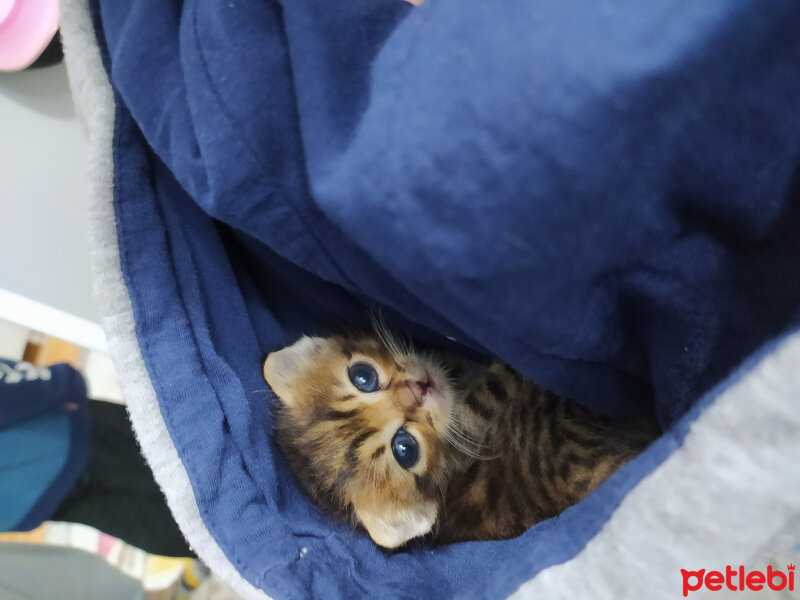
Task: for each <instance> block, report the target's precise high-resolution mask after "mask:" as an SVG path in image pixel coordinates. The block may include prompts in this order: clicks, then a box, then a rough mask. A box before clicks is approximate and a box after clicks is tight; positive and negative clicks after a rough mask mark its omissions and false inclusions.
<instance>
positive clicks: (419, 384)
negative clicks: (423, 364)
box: [406, 379, 431, 406]
mask: <svg viewBox="0 0 800 600" xmlns="http://www.w3.org/2000/svg"><path fill="white" fill-rule="evenodd" d="M406 387H408V389H409V390H411V395H412V396H414V400H415V401H416V403H417V406H422V405H423V404H424V403H425V395H426V394H427V393H428V390H430V389H431V381H430V379H422V380H418V379H406Z"/></svg>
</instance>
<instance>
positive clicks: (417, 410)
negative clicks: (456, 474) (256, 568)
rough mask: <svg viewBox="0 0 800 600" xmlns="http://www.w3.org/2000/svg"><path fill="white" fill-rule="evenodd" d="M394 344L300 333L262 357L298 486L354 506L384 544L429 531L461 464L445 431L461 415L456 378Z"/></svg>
mask: <svg viewBox="0 0 800 600" xmlns="http://www.w3.org/2000/svg"><path fill="white" fill-rule="evenodd" d="M390 345H391V344H390ZM392 347H393V349H394V351H393V352H390V351H389V350H388V349H387V347H386V345H384V344H383V343H381V341H380V340H379V339H378V338H377V337H376V336H364V337H361V338H338V337H337V338H308V337H304V338H302V339H300V340H299V341H298V342H296V343H295V344H293V345H292V346H289V347H287V348H284V349H283V350H281V351H279V352H273V353H272V354H270V355H269V356H268V357H267V360H266V362H265V363H264V378H265V379H266V380H267V382H268V383H269V385H270V386H271V387H272V389H273V391H274V392H275V393H276V394H277V396H278V397H279V398H280V401H281V406H280V408H279V410H277V411H276V415H275V422H276V428H275V430H276V436H277V440H278V443H279V444H280V446H281V447H282V449H283V451H284V453H285V454H286V456H287V458H288V459H289V462H290V464H291V466H292V468H293V470H294V472H295V474H296V475H297V477H298V478H299V479H300V482H301V484H302V485H303V487H305V488H306V491H307V492H308V493H309V494H311V495H312V496H314V497H317V499H318V500H321V499H323V497H327V498H333V499H335V502H337V503H338V505H339V508H343V509H345V510H346V511H348V512H350V511H352V514H354V515H355V516H356V517H357V518H358V520H359V521H360V522H361V523H362V524H363V525H364V527H365V528H366V529H367V531H368V532H369V534H370V536H371V537H372V539H373V540H374V541H375V543H377V544H379V545H380V546H383V547H386V548H395V547H397V546H400V545H402V544H403V543H405V542H406V541H408V540H410V539H412V538H414V537H417V536H420V535H423V534H425V533H427V532H428V531H430V529H431V527H432V526H433V524H434V522H435V521H436V516H437V513H438V508H439V506H440V501H441V499H442V494H443V489H444V487H445V486H446V484H447V480H448V478H449V477H450V475H451V474H452V473H453V471H454V469H456V468H459V465H463V462H462V459H463V456H460V455H458V454H457V453H456V452H454V451H453V447H452V446H451V445H450V444H449V443H448V442H447V439H446V437H445V436H447V437H449V438H450V439H452V437H453V436H452V435H450V434H449V433H448V432H449V431H452V428H453V427H454V423H456V422H458V419H459V406H460V404H461V403H460V399H459V397H458V395H457V392H456V391H455V388H454V387H453V384H452V383H451V382H450V380H449V379H448V377H447V375H446V373H445V372H444V371H443V369H442V367H441V366H439V364H438V362H437V361H436V359H435V358H434V357H433V356H426V355H417V354H414V353H410V354H409V353H405V352H402V351H400V350H399V349H397V348H395V347H394V346H393V345H392Z"/></svg>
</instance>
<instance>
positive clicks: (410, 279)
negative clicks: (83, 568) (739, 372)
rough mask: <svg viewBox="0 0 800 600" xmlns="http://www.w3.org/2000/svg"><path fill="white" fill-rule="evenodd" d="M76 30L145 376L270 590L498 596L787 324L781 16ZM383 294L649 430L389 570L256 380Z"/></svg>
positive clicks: (794, 78)
mask: <svg viewBox="0 0 800 600" xmlns="http://www.w3.org/2000/svg"><path fill="white" fill-rule="evenodd" d="M95 13H96V16H97V27H98V36H99V41H100V43H101V45H104V46H105V49H106V67H107V69H108V70H109V74H110V79H111V82H112V85H113V87H114V90H115V93H116V100H117V124H116V132H115V194H116V196H115V202H116V205H115V206H116V213H117V220H118V236H119V244H120V254H121V259H122V268H123V272H124V275H125V278H126V283H127V286H128V289H129V292H130V296H131V301H132V305H133V310H134V315H135V317H136V324H137V336H138V339H139V344H140V346H141V349H142V354H143V357H144V360H145V364H146V366H147V368H148V370H149V372H150V375H151V379H152V381H153V385H154V388H155V390H156V393H157V394H158V397H159V402H160V406H161V409H162V414H163V415H164V419H165V421H166V424H167V426H168V428H169V430H170V433H171V436H172V438H173V442H174V443H175V446H176V448H177V450H178V452H179V455H180V457H181V459H182V461H183V463H184V465H185V467H186V469H187V472H188V474H189V477H190V479H191V481H192V484H193V486H194V491H195V496H196V499H197V501H198V505H199V506H200V509H201V514H202V515H203V518H204V520H205V522H206V525H207V526H208V528H209V530H210V531H211V532H212V534H213V535H214V537H215V539H216V540H217V542H218V543H219V545H220V546H221V547H222V548H223V550H224V551H225V552H226V554H227V556H228V558H229V559H230V561H231V562H232V563H233V564H234V565H236V567H237V568H238V569H239V570H240V571H241V573H242V574H243V575H244V576H245V577H246V578H247V579H248V580H250V581H251V582H253V583H254V584H255V585H257V586H262V587H263V588H264V589H265V590H266V591H268V592H269V593H271V594H273V595H275V596H277V597H283V596H285V597H305V596H306V595H308V594H310V595H313V596H320V595H322V594H327V595H328V596H331V595H332V596H335V597H338V596H342V597H347V596H348V594H352V593H358V592H364V591H365V590H367V589H369V590H370V591H371V592H372V593H373V594H377V593H379V592H380V590H384V591H385V592H386V593H387V594H390V595H392V596H399V595H408V596H409V597H431V594H435V595H436V596H437V597H446V596H453V595H462V594H466V595H470V594H472V595H474V596H477V597H483V596H486V597H497V595H499V594H507V593H509V592H510V591H511V590H513V589H515V588H516V587H517V586H518V585H519V584H520V583H521V582H522V581H524V580H525V579H527V578H529V577H531V576H532V575H533V574H535V573H536V572H538V571H539V570H540V569H542V568H544V567H545V566H547V565H549V564H554V563H557V562H561V561H563V560H567V559H569V558H570V557H571V556H572V555H574V554H575V553H576V552H577V551H579V550H580V548H581V547H582V546H583V544H585V542H586V541H587V540H588V539H589V538H590V537H591V535H592V534H593V533H594V532H595V531H597V529H598V528H599V527H600V526H602V524H603V522H604V520H605V519H606V518H607V516H608V514H610V512H611V511H612V510H613V509H614V507H615V506H616V504H617V503H618V502H619V500H620V499H621V498H622V497H623V496H624V494H625V493H626V491H627V490H628V489H629V488H630V487H631V486H632V485H633V484H634V483H635V482H636V481H637V480H638V479H639V478H641V477H642V476H644V475H646V473H647V472H649V470H650V469H652V468H653V466H654V465H656V464H657V463H658V461H659V460H661V459H662V458H663V457H664V456H666V455H667V454H668V452H669V451H670V448H672V447H674V444H676V443H679V441H680V438H681V435H682V433H681V432H682V431H684V430H685V427H686V424H687V423H688V420H690V419H691V414H692V410H693V411H697V410H700V407H699V406H698V405H697V404H696V402H697V400H698V398H700V396H701V395H702V394H703V393H704V392H705V391H706V390H708V389H709V388H710V387H711V386H712V385H713V384H714V383H716V382H718V381H719V380H720V379H722V378H723V377H724V376H726V375H727V374H729V373H730V371H731V370H732V369H733V368H734V367H735V366H736V365H737V364H738V363H739V362H740V361H741V360H742V359H744V358H745V357H747V356H748V355H750V354H751V353H752V352H754V351H755V350H756V349H757V348H758V347H759V346H760V345H761V344H763V343H764V342H765V341H767V340H769V339H770V338H772V337H774V336H776V335H779V334H780V333H781V332H784V331H786V330H787V329H788V328H789V327H791V326H792V325H794V324H796V323H797V322H798V320H799V319H800V286H798V285H797V282H798V281H800V261H798V260H797V257H798V256H800V235H799V234H798V232H799V231H800V169H799V165H800V36H798V35H797V23H798V22H800V4H798V3H797V2H795V1H793V0H775V1H773V2H769V3H764V2H760V1H758V0H742V1H740V2H729V1H728V0H707V1H704V2H697V3H685V2H678V1H677V0H651V1H649V2H646V3H623V2H617V1H614V0H612V1H608V2H601V3H597V2H576V1H563V0H558V1H556V0H552V1H544V2H531V1H527V2H526V1H524V0H507V1H504V2H502V3H488V2H485V1H483V0H458V1H457V2H446V1H444V0H427V2H425V3H424V4H423V5H422V6H421V7H418V8H414V7H411V6H409V5H407V4H406V3H404V2H401V1H400V0H348V1H346V2H319V1H312V0H293V1H292V2H287V3H286V4H282V3H279V2H264V1H257V2H256V1H248V0H231V1H227V2H219V3H201V2H198V1H196V0H195V1H192V0H187V1H185V2H182V3H179V2H164V1H163V0H139V1H135V2H128V3H120V2H113V1H105V2H100V3H99V6H97V7H96V10H95ZM375 305H378V306H383V307H385V308H386V313H385V314H386V315H387V316H388V318H389V320H390V322H391V323H392V324H393V325H395V326H397V327H399V328H402V329H405V330H408V331H411V332H412V333H414V334H415V335H417V336H418V337H420V338H422V339H424V340H427V341H428V342H431V343H435V344H440V345H452V346H456V347H458V348H461V349H463V350H465V351H469V352H474V353H477V354H480V355H483V356H486V357H497V358H499V359H501V360H503V361H505V362H507V363H508V364H510V365H512V366H514V367H515V368H517V369H519V370H520V371H522V372H524V373H526V374H527V375H529V376H530V377H531V378H532V379H534V380H536V381H538V382H540V383H542V384H544V385H546V386H548V387H550V388H552V389H553V390H555V391H557V392H559V393H562V394H565V395H567V396H569V397H571V398H574V399H575V400H577V401H579V402H581V403H583V404H585V405H587V406H592V407H594V408H596V409H598V410H600V411H603V412H606V413H608V414H619V415H621V414H642V413H647V412H655V414H656V415H657V416H658V418H659V420H660V421H661V423H662V425H664V426H665V427H666V428H669V427H673V429H672V430H670V433H669V434H668V436H667V437H665V439H664V440H662V441H661V442H660V443H659V444H657V445H656V446H655V447H654V448H653V449H651V451H649V452H648V453H647V454H646V455H644V456H643V457H641V458H640V459H639V460H638V461H636V462H635V463H634V464H632V465H630V467H629V468H627V469H625V470H623V472H621V473H620V474H619V475H618V476H617V477H615V478H614V479H612V481H611V482H609V484H608V485H607V486H604V488H603V489H601V490H600V491H599V492H598V493H597V494H595V495H593V496H592V497H590V498H589V499H588V500H587V501H586V502H584V503H582V504H581V505H579V506H577V507H574V509H571V510H570V511H567V513H565V515H564V516H563V517H562V518H560V519H557V520H554V521H548V522H545V523H542V524H540V525H538V526H536V527H534V528H533V529H532V530H531V531H529V532H528V533H527V534H525V535H524V536H522V537H520V538H518V539H516V540H513V541H509V542H503V543H480V544H477V543H470V544H460V545H456V546H453V547H449V548H446V549H442V550H438V551H435V552H432V551H429V550H425V549H423V548H412V549H411V550H410V551H409V552H406V553H401V554H398V555H394V556H387V555H384V554H382V553H381V552H379V551H378V550H376V549H375V548H374V547H373V546H372V545H371V542H369V540H368V539H367V538H366V537H365V536H364V535H361V534H353V533H351V532H350V530H349V529H348V528H347V527H345V526H341V525H338V524H335V523H332V522H330V521H329V520H328V519H327V518H326V517H325V515H322V514H320V513H319V512H318V511H316V509H314V508H313V506H312V505H311V504H310V503H309V502H308V500H307V499H305V498H304V497H303V496H302V495H301V494H300V493H299V492H298V490H297V489H296V487H295V485H294V483H293V480H292V478H291V475H290V474H289V473H288V472H287V471H286V467H285V465H284V463H283V462H282V460H281V459H280V457H279V456H278V455H277V453H276V451H275V448H274V447H273V445H272V444H271V442H270V440H269V431H270V412H269V399H270V392H269V391H268V390H266V386H265V384H264V383H263V381H262V380H261V378H260V369H259V367H260V364H259V363H260V360H261V359H262V358H263V357H264V356H265V355H266V353H267V352H269V351H272V350H274V349H276V348H279V347H281V346H283V345H285V344H287V343H290V342H292V341H293V340H294V339H295V338H296V337H297V336H298V335H299V334H300V333H315V332H324V331H328V330H331V329H335V328H336V327H339V326H341V325H342V324H344V323H364V322H366V316H365V314H366V311H365V307H370V306H375ZM693 405H694V406H695V407H694V409H691V407H692V406H693ZM687 411H689V413H687ZM681 419H682V420H681ZM303 549H305V551H303ZM368 586H369V587H368Z"/></svg>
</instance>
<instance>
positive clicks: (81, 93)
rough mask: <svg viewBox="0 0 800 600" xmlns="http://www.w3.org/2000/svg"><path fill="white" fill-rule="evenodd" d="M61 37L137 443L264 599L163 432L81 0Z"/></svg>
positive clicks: (241, 588)
mask: <svg viewBox="0 0 800 600" xmlns="http://www.w3.org/2000/svg"><path fill="white" fill-rule="evenodd" d="M61 35H62V40H63V45H64V53H65V57H66V63H67V71H68V74H69V79H70V86H71V88H72V94H73V98H74V101H75V105H76V110H77V111H78V115H79V117H80V118H81V121H82V122H83V125H84V127H85V130H86V134H87V136H88V139H89V161H88V162H89V165H88V171H89V186H90V189H89V194H90V209H89V222H90V234H91V244H92V249H91V261H92V272H93V273H92V274H93V280H94V292H95V299H96V301H97V305H98V309H99V310H100V314H101V317H102V325H103V329H104V331H105V334H106V337H107V339H108V346H109V352H110V354H111V357H112V359H113V361H114V365H115V367H116V369H117V373H118V375H119V379H120V383H121V386H122V390H123V395H124V397H125V401H126V402H127V405H128V411H129V413H130V418H131V421H132V423H133V429H134V431H135V433H136V438H137V440H138V441H139V444H140V446H141V448H142V453H143V454H144V456H145V458H146V459H147V462H148V463H149V465H150V468H151V469H152V470H153V473H154V475H155V479H156V481H157V482H158V485H159V486H160V487H161V489H162V491H163V492H164V495H165V496H166V498H167V503H168V504H169V507H170V509H171V511H172V514H173V516H174V517H175V520H176V521H177V523H178V525H179V526H180V528H181V531H182V532H183V534H184V535H185V536H186V539H187V540H188V541H189V544H190V545H191V547H192V548H193V549H194V551H195V552H196V553H197V555H198V557H200V558H201V559H202V560H203V562H205V563H206V564H207V565H208V566H209V568H211V569H212V570H213V571H214V572H215V573H217V574H218V575H219V576H220V577H221V578H222V579H223V580H225V581H226V582H227V583H229V584H230V585H231V586H232V587H233V588H234V590H235V591H236V592H237V593H238V594H240V595H241V596H242V597H243V598H246V599H248V600H250V599H252V600H265V599H267V600H268V599H269V596H267V595H266V594H265V593H264V592H263V591H261V590H259V589H257V588H255V587H254V586H253V585H251V584H250V583H249V582H248V581H246V580H245V579H244V578H243V577H242V576H241V575H240V574H239V572H238V571H237V570H236V569H235V568H234V566H233V565H232V564H231V563H230V561H228V559H227V557H226V556H225V554H224V553H223V552H222V550H221V548H220V547H219V545H218V544H217V543H216V541H215V540H214V539H213V537H212V536H211V534H210V533H209V531H208V530H207V529H206V527H205V525H204V524H203V520H202V518H201V517H200V512H199V510H198V507H197V504H196V502H195V499H194V494H193V493H192V487H191V484H190V483H189V477H188V475H187V474H186V470H185V469H184V466H183V463H181V461H180V459H179V458H178V453H177V451H176V450H175V446H174V445H173V443H172V440H171V438H170V436H169V433H168V432H167V428H166V425H165V424H164V420H163V418H162V416H161V411H160V409H159V406H158V400H157V399H156V395H155V391H154V390H153V386H152V384H151V382H150V378H149V376H148V373H147V369H146V368H145V365H144V361H143V359H142V355H141V353H140V350H139V346H138V342H137V338H136V330H135V325H134V319H133V309H132V307H131V302H130V298H129V297H128V292H127V288H126V287H125V282H124V280H123V276H122V270H121V266H120V257H119V248H118V246H117V230H116V217H115V214H114V162H113V136H114V116H115V108H114V96H113V92H112V90H111V86H110V85H109V82H108V79H107V77H106V73H105V69H104V68H103V64H102V60H101V57H100V52H99V49H98V47H97V43H96V39H95V35H94V29H93V26H92V20H91V15H90V12H89V7H88V2H87V0H62V2H61Z"/></svg>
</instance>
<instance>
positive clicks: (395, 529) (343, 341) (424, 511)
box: [264, 332, 656, 548]
mask: <svg viewBox="0 0 800 600" xmlns="http://www.w3.org/2000/svg"><path fill="white" fill-rule="evenodd" d="M264 378H265V379H266V380H267V383H269V385H270V386H271V387H272V389H273V391H274V392H275V394H276V395H277V396H278V397H279V399H280V403H279V406H277V407H276V410H275V435H276V440H277V442H278V445H279V446H280V448H281V450H282V451H283V453H284V454H285V456H286V458H287V460H288V462H289V465H290V467H291V469H292V471H293V472H294V474H295V475H296V476H297V478H298V480H299V482H300V484H301V486H302V487H303V488H304V489H305V491H306V492H307V493H308V494H309V496H310V497H311V498H312V499H314V500H315V501H316V502H317V503H318V504H321V505H322V506H323V508H325V509H327V510H328V511H329V512H332V513H334V514H336V515H339V516H341V517H343V518H348V519H351V520H353V521H354V522H355V523H360V524H361V525H363V526H364V528H365V529H366V530H367V532H368V533H369V535H370V537H371V538H372V539H373V541H374V542H375V543H376V544H378V545H380V546H382V547H385V548H396V547H398V546H401V545H403V544H404V543H405V542H407V541H408V540H410V539H412V538H416V537H419V536H423V535H425V534H428V533H432V538H433V542H434V543H437V544H444V543H451V542H457V541H465V540H493V539H506V538H510V537H514V536H517V535H520V534H521V533H523V532H524V531H525V530H526V529H528V528H529V527H530V526H531V525H533V524H534V523H536V522H538V521H541V520H543V519H547V518H549V517H553V516H555V515H557V514H559V513H560V512H561V511H563V510H564V509H565V508H567V507H568V506H571V505H572V504H574V503H576V502H577V501H579V500H580V499H581V498H583V497H584V496H585V495H586V494H587V493H589V492H590V491H591V490H592V489H594V488H595V487H597V485H598V484H600V483H601V482H602V481H603V480H604V479H606V477H608V476H609V475H610V474H611V473H612V472H613V471H614V470H615V469H617V468H618V467H619V466H620V465H621V464H622V463H624V462H625V461H626V460H628V459H629V458H631V457H632V456H634V455H635V454H637V453H638V452H639V451H641V450H642V449H643V448H644V447H645V446H646V445H647V444H648V443H649V442H650V441H651V440H652V439H653V438H654V437H655V434H656V429H655V427H654V426H652V425H649V424H642V425H626V426H623V425H617V426H614V425H612V424H611V423H609V422H608V421H607V420H606V419H605V418H603V417H601V416H600V415H597V414H595V413H593V412H591V411H589V410H587V409H585V408H582V407H580V406H578V405H577V404H575V403H573V402H570V401H568V400H566V399H564V398H560V397H558V396H556V395H554V394H552V393H550V392H548V391H547V390H545V389H543V388H541V387H539V386H537V385H536V384H534V383H532V382H530V381H528V380H526V379H525V378H523V377H522V376H521V375H520V374H519V373H517V372H515V371H513V370H511V369H510V368H508V367H506V366H504V365H502V364H499V363H494V364H492V365H489V366H486V365H480V364H477V363H474V362H471V361H469V360H466V359H464V358H461V357H457V356H453V355H449V354H444V353H434V352H426V353H417V352H414V351H413V350H411V349H410V348H406V347H403V346H402V345H401V344H399V343H398V342H397V340H396V339H394V338H392V337H390V336H388V335H386V334H385V333H384V332H381V333H378V334H364V335H360V336H341V337H331V338H318V337H316V338H310V337H303V338H302V339H300V340H299V341H298V342H296V343H295V344H293V345H292V346H289V347H287V348H284V349H283V350H280V351H278V352H273V353H272V354H270V355H269V356H268V357H267V360H266V362H265V363H264Z"/></svg>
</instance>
